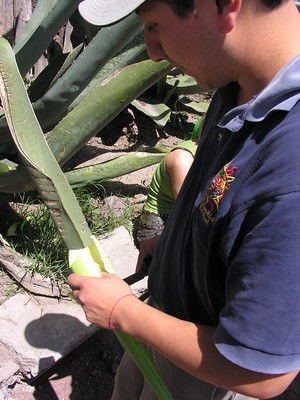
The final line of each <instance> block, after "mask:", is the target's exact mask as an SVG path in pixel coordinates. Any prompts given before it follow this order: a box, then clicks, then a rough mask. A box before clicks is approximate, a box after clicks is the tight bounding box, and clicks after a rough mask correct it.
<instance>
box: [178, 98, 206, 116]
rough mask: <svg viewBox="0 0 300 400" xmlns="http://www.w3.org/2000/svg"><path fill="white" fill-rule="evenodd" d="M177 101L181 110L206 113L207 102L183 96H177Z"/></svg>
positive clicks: (200, 113)
mask: <svg viewBox="0 0 300 400" xmlns="http://www.w3.org/2000/svg"><path fill="white" fill-rule="evenodd" d="M177 103H178V108H180V109H181V110H184V111H187V112H192V113H194V114H198V115H202V114H204V113H206V111H207V109H208V105H209V104H208V103H207V102H204V101H200V102H197V101H193V100H191V99H189V98H187V97H185V96H179V98H178V100H177Z"/></svg>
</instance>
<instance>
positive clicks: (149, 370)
mask: <svg viewBox="0 0 300 400" xmlns="http://www.w3.org/2000/svg"><path fill="white" fill-rule="evenodd" d="M0 93H1V97H2V102H3V106H4V110H5V114H6V118H7V120H8V124H9V127H10V129H11V134H12V137H13V139H14V141H15V143H16V146H17V149H18V151H19V153H20V156H21V158H22V160H23V161H24V165H25V166H26V168H27V169H28V171H29V172H30V174H31V175H32V177H33V179H34V180H35V182H36V184H37V187H38V188H39V190H40V192H41V195H42V196H43V199H44V201H45V203H46V205H47V207H48V209H49V211H50V214H51V216H52V218H53V221H54V223H55V225H56V226H57V228H58V231H59V232H60V234H61V236H62V239H63V240H64V242H65V244H66V246H67V248H68V249H69V251H70V252H71V256H70V258H71V263H72V264H71V266H72V265H73V264H74V263H75V266H73V268H74V269H75V270H77V272H78V268H79V269H80V267H82V268H83V270H84V272H83V273H84V274H85V273H86V272H87V271H90V268H91V270H92V272H91V274H92V275H93V276H95V275H96V276H101V271H100V272H98V271H99V267H100V268H103V269H105V270H106V271H107V270H108V272H112V271H113V270H112V267H110V264H109V261H108V259H107V258H105V257H106V256H105V254H104V253H103V251H102V249H101V247H100V246H99V244H98V242H97V241H96V240H95V238H94V237H93V236H92V235H91V232H90V230H89V228H88V225H87V223H86V221H85V218H84V216H83V214H82V211H81V208H80V206H79V204H78V202H77V200H76V197H75V196H74V193H73V192H72V190H71V187H70V186H69V184H68V182H67V180H66V178H65V176H64V175H63V172H62V171H61V169H60V167H59V165H58V163H57V161H56V160H55V158H54V156H53V154H52V153H51V150H50V148H49V147H48V145H47V142H46V140H45V138H44V135H43V132H42V130H41V128H40V126H39V124H38V121H37V119H36V117H35V115H34V112H33V109H32V106H31V103H30V100H29V98H28V95H27V93H26V90H25V87H24V84H23V81H22V78H21V75H20V73H19V71H18V68H17V64H16V62H15V58H14V55H13V51H12V49H11V47H10V45H9V43H8V42H7V41H6V40H5V39H0ZM24 116H26V118H24ZM85 249H88V251H85ZM73 250H75V255H74V254H73ZM78 257H79V260H78ZM108 267H110V268H108ZM116 335H117V336H118V337H119V338H120V340H122V344H123V345H124V346H125V348H126V349H127V350H128V351H129V353H130V355H131V357H132V358H133V359H134V360H135V362H136V363H137V365H138V366H139V368H140V369H141V371H142V372H143V373H144V374H145V377H146V378H147V379H148V380H149V384H150V385H151V386H152V388H153V390H154V391H155V393H156V394H157V396H158V398H159V399H162V400H163V399H171V396H170V394H169V392H168V389H167V388H166V386H165V384H164V382H163V380H162V378H161V377H160V375H159V372H158V370H157V368H156V366H155V364H154V363H153V360H152V359H151V356H150V354H149V352H148V349H147V347H146V346H145V345H143V344H142V343H140V342H138V341H136V340H135V339H133V338H131V337H129V336H127V335H126V334H124V333H121V332H118V331H116Z"/></svg>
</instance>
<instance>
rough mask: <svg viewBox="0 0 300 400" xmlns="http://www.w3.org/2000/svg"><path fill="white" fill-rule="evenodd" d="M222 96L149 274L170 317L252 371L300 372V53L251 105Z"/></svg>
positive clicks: (229, 90) (228, 93)
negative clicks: (207, 333) (205, 332)
mask: <svg viewBox="0 0 300 400" xmlns="http://www.w3.org/2000/svg"><path fill="white" fill-rule="evenodd" d="M237 90H238V87H237V84H234V83H233V84H231V85H229V86H227V87H226V88H224V89H221V90H218V91H217V92H216V94H215V96H214V98H213V100H212V103H211V106H210V108H209V111H208V113H207V115H206V119H205V124H204V127H203V131H202V135H201V141H200V143H199V146H198V151H197V154H196V157H195V161H194V163H193V165H192V167H191V169H190V171H189V174H188V176H187V178H186V180H185V182H184V185H183V187H182V190H181V191H180V194H179V196H178V198H177V200H176V202H175V205H174V207H173V210H172V212H171V215H170V217H169V219H168V221H167V224H166V227H165V230H164V232H163V235H162V237H161V240H160V243H159V246H158V249H157V252H156V254H155V257H154V259H153V262H152V265H151V269H150V273H149V292H150V294H151V296H152V297H153V298H154V300H155V301H156V302H157V304H158V305H159V306H160V307H161V309H162V310H163V311H165V312H166V313H168V314H170V315H173V316H175V317H178V318H180V319H183V320H187V321H192V322H195V323H199V324H206V325H211V326H215V327H216V333H215V337H214V341H215V345H216V347H217V348H218V350H219V351H220V353H221V354H223V355H224V357H226V358H227V359H229V360H230V361H232V362H233V363H235V364H237V365H240V366H242V367H244V368H246V369H250V370H253V371H258V372H264V373H270V374H277V373H286V372H290V371H294V370H296V369H299V368H300V354H299V353H300V289H299V283H300V246H299V245H300V225H299V222H300V154H299V153H300V102H299V98H300V55H299V56H298V57H296V58H295V59H293V60H292V61H291V62H290V63H289V64H288V65H286V66H285V67H284V68H283V69H282V70H281V71H280V72H279V73H278V74H277V75H276V76H275V77H274V79H273V80H272V82H271V83H270V84H269V85H268V86H267V87H266V88H265V89H264V90H263V91H262V92H260V93H259V94H258V95H257V96H255V97H254V98H253V99H252V100H251V101H250V102H248V103H247V104H244V105H242V106H239V107H234V105H235V104H236V98H237Z"/></svg>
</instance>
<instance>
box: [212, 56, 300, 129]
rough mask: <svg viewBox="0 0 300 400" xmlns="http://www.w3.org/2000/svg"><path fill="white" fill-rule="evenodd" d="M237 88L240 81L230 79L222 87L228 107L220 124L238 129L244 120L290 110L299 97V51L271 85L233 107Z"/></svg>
mask: <svg viewBox="0 0 300 400" xmlns="http://www.w3.org/2000/svg"><path fill="white" fill-rule="evenodd" d="M238 88H239V86H238V84H237V83H231V84H229V85H228V86H226V87H224V88H223V89H219V93H220V96H221V99H222V102H223V104H224V107H225V110H228V111H225V115H223V117H222V118H221V120H220V121H219V123H218V124H217V125H218V126H219V127H220V128H226V129H229V130H230V131H232V132H238V131H239V130H240V129H241V128H242V127H243V125H244V123H245V121H249V122H259V121H262V120H263V119H265V118H266V117H267V116H268V115H269V114H270V112H272V111H275V110H280V111H286V112H288V111H290V110H291V109H292V108H293V107H294V105H295V104H296V103H297V102H298V100H299V99H300V54H298V55H297V56H296V57H295V58H293V59H292V60H291V61H290V62H289V63H288V64H286V65H285V67H283V68H282V69H281V70H280V71H279V72H278V73H277V74H276V75H275V77H274V78H273V79H272V81H271V82H270V83H269V85H268V86H266V87H265V88H264V89H263V90H262V91H261V92H260V93H258V94H257V95H256V96H254V97H253V98H252V99H251V100H250V101H249V102H248V103H245V104H243V105H241V106H238V107H234V104H236V99H237V93H238Z"/></svg>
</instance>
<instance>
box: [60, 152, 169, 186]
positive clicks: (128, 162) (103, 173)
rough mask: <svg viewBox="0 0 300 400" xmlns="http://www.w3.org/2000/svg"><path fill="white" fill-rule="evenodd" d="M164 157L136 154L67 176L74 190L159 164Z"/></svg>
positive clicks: (160, 154) (85, 168)
mask: <svg viewBox="0 0 300 400" xmlns="http://www.w3.org/2000/svg"><path fill="white" fill-rule="evenodd" d="M163 156H164V153H156V154H149V153H145V152H136V153H133V154H129V155H126V156H122V157H117V158H115V159H113V160H110V161H107V162H103V163H101V164H96V165H93V166H89V167H83V168H77V169H75V170H73V171H69V172H65V176H66V178H67V180H68V182H69V183H70V185H71V186H72V188H76V187H81V186H86V185H91V184H95V183H99V182H103V181H105V180H108V179H113V178H117V177H118V176H123V175H125V174H128V173H130V172H133V171H137V170H139V169H142V168H145V167H148V166H149V165H153V164H157V163H158V162H160V161H161V159H162V158H163Z"/></svg>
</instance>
